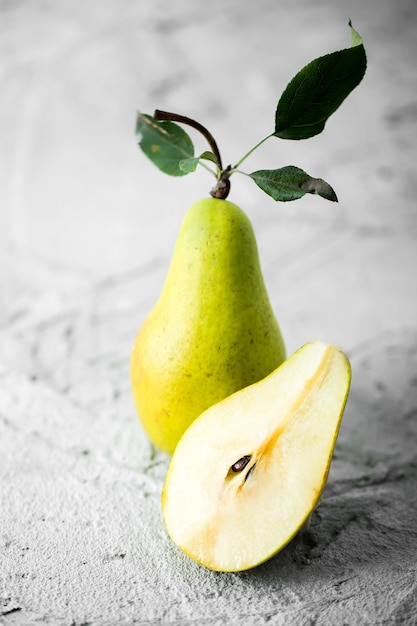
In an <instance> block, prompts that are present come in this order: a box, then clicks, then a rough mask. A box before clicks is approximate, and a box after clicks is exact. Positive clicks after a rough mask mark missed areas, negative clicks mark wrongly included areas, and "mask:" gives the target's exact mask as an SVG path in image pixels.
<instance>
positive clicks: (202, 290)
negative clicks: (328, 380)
mask: <svg viewBox="0 0 417 626" xmlns="http://www.w3.org/2000/svg"><path fill="white" fill-rule="evenodd" d="M284 358H285V347H284V343H283V340H282V336H281V332H280V329H279V326H278V323H277V320H276V318H275V315H274V312H273V310H272V307H271V304H270V301H269V297H268V294H267V291H266V287H265V284H264V279H263V276H262V272H261V267H260V262H259V256H258V248H257V244H256V240H255V235H254V232H253V228H252V225H251V223H250V220H249V219H248V217H247V216H246V214H245V213H244V212H243V211H242V210H241V209H240V208H239V207H237V206H236V205H235V204H233V203H231V202H229V201H227V200H219V199H214V198H205V199H203V200H200V201H198V202H196V203H195V204H194V205H193V206H192V207H191V208H190V209H189V210H188V212H187V213H186V215H185V218H184V220H183V223H182V225H181V228H180V232H179V234H178V239H177V243H176V246H175V250H174V254H173V258H172V262H171V266H170V269H169V272H168V276H167V278H166V281H165V285H164V287H163V290H162V293H161V295H160V297H159V300H158V301H157V303H156V305H155V307H154V308H153V310H152V311H151V313H150V315H149V316H148V318H147V319H146V320H145V322H144V324H143V325H142V327H141V329H140V330H139V333H138V335H137V337H136V340H135V343H134V347H133V351H132V356H131V384H132V390H133V396H134V399H135V404H136V409H137V412H138V414H139V417H140V419H141V421H142V425H143V427H144V429H145V431H146V433H147V434H148V436H149V438H150V439H151V441H153V443H154V444H155V445H156V446H157V447H159V448H160V449H162V450H164V451H165V452H167V453H169V454H171V453H172V452H173V450H174V448H175V446H176V444H177V442H178V441H179V439H180V437H181V436H182V434H183V433H184V432H185V430H186V428H187V427H188V426H189V425H190V424H191V422H192V421H193V420H194V419H195V418H196V417H198V416H199V415H200V414H201V413H202V412H203V411H204V410H205V409H207V408H208V407H209V406H211V405H213V404H216V403H217V402H219V401H220V400H222V399H223V398H225V397H227V396H229V395H230V394H232V393H234V392H235V391H237V390H238V389H242V388H243V387H246V386H248V385H250V384H252V383H254V382H256V381H258V380H261V379H262V378H264V377H265V376H267V375H268V374H269V373H270V372H272V371H273V370H274V369H276V368H277V367H278V365H280V363H282V361H283V360H284Z"/></svg>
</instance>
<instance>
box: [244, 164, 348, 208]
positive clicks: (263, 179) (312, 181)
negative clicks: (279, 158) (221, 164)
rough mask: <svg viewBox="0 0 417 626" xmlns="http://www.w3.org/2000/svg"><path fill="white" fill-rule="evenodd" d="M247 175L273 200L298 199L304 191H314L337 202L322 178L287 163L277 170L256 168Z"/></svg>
mask: <svg viewBox="0 0 417 626" xmlns="http://www.w3.org/2000/svg"><path fill="white" fill-rule="evenodd" d="M249 176H250V177H251V178H252V179H253V180H254V181H255V183H256V184H257V185H258V187H260V188H261V189H262V191H265V193H267V194H268V195H269V196H271V197H272V198H273V199H274V200H280V201H281V202H288V201H290V200H298V199H299V198H301V197H302V196H304V195H305V194H306V193H315V194H318V195H319V196H322V197H323V198H326V200H330V201H331V202H337V196H336V194H335V192H334V190H333V189H332V187H330V185H329V184H328V183H326V181H324V180H323V179H322V178H312V177H311V176H309V175H308V174H307V173H306V172H304V170H302V169H300V168H299V167H295V166H294V165H287V166H286V167H282V168H280V169H278V170H258V171H257V172H252V174H249Z"/></svg>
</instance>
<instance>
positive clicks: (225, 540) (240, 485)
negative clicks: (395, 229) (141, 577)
mask: <svg viewBox="0 0 417 626" xmlns="http://www.w3.org/2000/svg"><path fill="white" fill-rule="evenodd" d="M350 380H351V368H350V363H349V361H348V358H347V357H346V355H345V354H344V353H343V352H342V351H341V350H339V349H338V348H336V347H334V346H332V345H327V344H325V343H322V342H317V341H316V342H311V343H308V344H305V345H304V346H303V347H301V348H300V349H299V350H297V352H295V353H294V354H293V355H291V356H290V357H289V358H288V359H287V360H286V361H284V363H283V364H282V365H281V366H280V367H278V368H277V369H276V370H275V371H274V372H272V373H271V374H270V375H268V376H267V377H266V378H265V379H263V380H261V381H259V382H257V383H255V384H253V385H250V386H249V387H246V388H245V389H242V390H240V391H238V392H236V393H234V394H233V395H231V396H229V397H228V398H226V399H224V400H222V401H221V402H219V403H218V404H216V405H214V406H212V407H210V408H209V409H208V410H207V411H205V412H204V413H203V414H202V415H201V416H200V417H199V418H198V419H196V420H195V421H194V422H193V424H191V426H190V427H189V428H188V430H187V431H186V432H185V434H184V435H183V437H182V439H181V441H180V442H179V444H178V446H177V447H176V449H175V452H174V454H173V456H172V458H171V462H170V465H169V468H168V472H167V476H166V479H165V484H164V488H163V492H162V510H163V515H164V520H165V524H166V528H167V531H168V534H169V535H170V537H171V538H172V540H173V541H174V542H175V543H176V544H177V545H178V546H179V547H180V548H181V549H182V550H183V551H184V552H185V553H186V554H187V555H188V556H190V557H191V558H192V559H194V560H195V561H197V562H198V563H200V564H202V565H204V566H205V567H208V568H209V569H213V570H217V571H231V572H232V571H241V570H246V569H250V568H253V567H255V566H257V565H259V564H260V563H263V562H265V561H266V560H267V559H269V558H271V557H272V556H274V555H275V554H276V553H277V552H279V551H280V550H281V549H282V548H284V547H285V546H286V545H287V544H288V543H289V542H290V541H291V539H292V538H293V537H294V536H295V535H296V534H297V533H298V532H299V531H300V530H301V529H303V527H304V526H305V524H306V522H307V521H308V519H309V517H310V515H311V513H312V511H313V510H314V508H315V507H316V505H317V504H318V502H319V499H320V497H321V494H322V492H323V490H324V487H325V484H326V481H327V477H328V473H329V469H330V463H331V459H332V454H333V449H334V446H335V443H336V439H337V435H338V432H339V428H340V424H341V420H342V416H343V412H344V408H345V404H346V401H347V398H348V394H349V389H350Z"/></svg>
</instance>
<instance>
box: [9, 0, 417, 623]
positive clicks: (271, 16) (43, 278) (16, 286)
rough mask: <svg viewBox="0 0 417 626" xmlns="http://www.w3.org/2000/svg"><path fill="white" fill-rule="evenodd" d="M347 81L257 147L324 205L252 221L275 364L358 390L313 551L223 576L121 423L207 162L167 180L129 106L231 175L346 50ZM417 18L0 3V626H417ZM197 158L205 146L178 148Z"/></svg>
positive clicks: (268, 7)
mask: <svg viewBox="0 0 417 626" xmlns="http://www.w3.org/2000/svg"><path fill="white" fill-rule="evenodd" d="M349 18H351V19H352V21H353V24H354V26H355V27H356V28H357V30H359V32H360V33H361V34H362V36H363V38H364V41H365V46H366V49H367V53H368V71H367V75H366V78H365V80H364V82H363V83H362V84H361V85H360V86H359V88H358V89H357V90H355V92H354V93H353V94H352V95H351V96H350V97H349V98H348V100H347V101H346V102H345V103H344V104H343V105H342V107H341V109H340V110H339V111H338V112H336V114H335V115H334V117H332V118H331V119H330V120H329V122H328V124H327V127H326V130H325V132H324V133H323V134H322V135H319V136H318V137H316V138H314V139H311V140H308V141H306V142H294V143H292V142H283V141H280V140H272V139H271V140H270V141H269V142H267V143H266V144H265V145H264V146H263V147H262V148H261V149H260V150H259V151H258V152H256V153H255V154H254V155H253V156H252V157H251V158H250V160H248V161H247V168H248V171H252V170H255V169H261V168H264V167H265V168H272V167H281V166H283V165H287V164H290V163H291V164H295V165H298V166H300V167H302V168H303V169H305V170H307V171H308V172H309V173H310V174H312V175H313V176H318V177H323V178H325V179H326V180H328V181H329V182H330V183H331V184H332V186H333V187H334V188H335V190H336V192H337V194H338V196H339V204H337V205H334V204H331V203H326V202H325V201H324V200H322V199H320V198H315V197H307V198H304V199H303V200H301V201H299V202H296V203H287V204H281V205H278V204H276V203H274V201H273V200H272V199H270V198H268V197H267V196H265V195H264V194H263V193H262V192H261V191H260V190H258V189H257V188H256V187H255V185H253V183H251V181H248V180H246V179H245V178H244V177H238V176H237V175H236V176H235V177H234V179H232V182H233V191H232V194H231V197H230V199H231V200H233V201H235V202H236V203H237V204H239V205H240V206H241V207H242V208H243V209H244V210H245V211H246V212H247V213H248V215H249V216H250V218H251V220H252V222H253V224H254V227H255V231H256V235H257V238H258V244H259V248H260V255H261V261H262V266H263V269H264V274H265V279H266V282H267V286H268V289H269V292H270V296H271V300H272V303H273V306H274V309H275V310H276V313H277V317H278V319H279V322H280V325H281V328H282V331H283V333H284V336H285V339H286V343H287V347H288V351H289V352H292V351H293V350H295V349H296V348H298V347H299V346H300V345H302V344H303V343H304V342H305V341H308V340H310V339H322V340H324V341H329V342H333V343H336V344H338V345H340V346H341V347H342V348H343V349H344V350H345V351H346V352H347V354H348V355H349V357H350V358H351V361H352V366H353V382H352V392H351V396H350V399H349V403H348V406H347V410H346V414H345V418H344V421H343V425H342V429H341V432H340V436H339V440H338V444H337V448H336V452H335V458H334V462H333V465H332V470H331V473H330V477H329V482H328V486H327V488H326V491H325V494H324V497H323V500H322V503H321V506H320V507H319V509H318V510H317V511H316V513H315V514H314V516H313V521H312V530H311V533H310V534H309V535H308V536H307V537H304V539H302V538H298V539H297V540H296V541H294V542H293V543H292V544H291V545H290V546H289V547H288V548H287V549H285V550H284V551H283V552H282V553H281V554H279V555H278V556H277V557H276V558H274V559H272V560H271V561H269V562H268V563H266V564H265V565H263V566H261V567H259V568H258V569H256V570H253V571H251V572H247V573H242V574H221V575H219V574H215V573H213V572H209V571H207V570H205V569H203V568H201V567H200V566H198V565H196V564H194V563H192V562H191V561H189V560H188V559H187V558H186V557H184V556H183V555H182V554H181V553H180V552H179V551H178V550H177V549H176V548H175V546H173V545H172V544H171V543H170V541H169V540H168V539H167V537H166V533H165V530H164V526H163V522H162V519H161V512H160V500H159V498H160V491H161V487H162V484H163V479H164V475H165V471H166V467H167V463H168V458H167V457H166V456H165V455H163V454H162V453H158V452H157V451H155V450H153V449H152V447H151V446H150V445H149V443H148V442H147V440H146V437H145V436H144V434H143V432H142V430H141V427H140V424H139V422H138V420H137V418H136V416H135V413H134V409H133V403H132V399H131V395H130V389H129V378H128V362H129V353H130V348H131V344H132V341H133V338H134V336H135V333H136V331H137V329H138V328H139V326H140V324H141V322H142V321H143V319H144V318H145V317H146V315H147V313H148V312H149V310H150V308H151V307H152V305H153V303H154V302H155V300H156V298H157V296H158V294H159V292H160V289H161V286H162V283H163V280H164V277H165V274H166V271H167V268H168V265H169V261H170V257H171V254H172V248H173V245H174V241H175V237H176V234H177V231H178V228H179V224H180V222H181V219H182V217H183V215H184V213H185V211H186V210H187V208H188V206H189V205H190V204H191V203H192V202H193V201H194V200H196V199H197V198H199V197H201V196H205V195H207V193H208V190H209V189H210V186H211V183H212V181H211V179H210V178H209V177H208V175H207V174H206V173H205V172H204V171H203V170H202V171H201V172H198V173H196V174H194V175H192V176H189V177H186V178H182V179H171V178H169V177H167V176H164V175H163V174H161V173H159V172H158V171H157V170H156V168H154V166H153V165H152V164H150V163H148V162H147V161H146V159H145V158H144V157H143V156H142V155H141V153H140V152H139V150H138V148H137V146H136V144H135V138H134V125H135V113H136V110H137V109H141V110H143V111H145V112H150V113H151V112H152V111H153V109H154V108H161V109H164V108H165V109H168V110H176V111H178V112H180V113H183V114H186V115H190V116H191V117H195V118H197V119H198V120H199V121H201V122H202V123H203V124H205V125H207V126H208V127H209V128H210V130H211V131H212V132H213V134H214V135H215V137H216V138H217V139H218V142H219V145H220V149H221V151H222V154H223V158H224V160H225V161H226V162H229V161H236V160H237V159H238V158H239V157H240V156H241V155H243V154H244V153H245V152H246V151H247V150H248V149H249V148H250V147H251V146H252V145H253V144H254V143H256V142H257V141H258V140H259V139H261V138H262V137H263V136H265V135H267V134H268V133H269V132H271V130H272V125H273V119H274V111H275V106H276V103H277V100H278V98H279V96H280V94H281V92H282V90H283V89H284V87H285V85H286V84H287V82H288V81H289V80H290V78H292V76H293V75H294V74H295V73H296V72H297V71H298V69H300V68H301V67H302V66H303V65H304V64H305V63H307V62H308V61H310V60H311V59H312V58H314V57H316V56H319V55H321V54H325V53H327V52H331V51H333V50H336V49H338V48H342V47H345V46H347V45H348V43H349V32H348V28H347V21H348V19H349ZM416 33H417V8H416V6H415V2H414V1H413V0H347V1H346V2H333V1H332V0H318V1H317V2H315V3H310V2H307V1H306V0H291V2H290V1H289V0H283V1H281V2H277V1H272V0H259V1H258V2H256V3H255V2H253V3H242V2H239V1H238V0H231V1H230V2H220V0H213V1H211V2H205V3H202V2H193V1H192V0H177V1H176V2H175V3H169V2H163V1H162V0H152V1H151V0H141V1H139V0H138V1H136V2H134V1H133V0H129V1H128V0H126V1H123V2H116V1H115V0H103V1H101V2H99V1H97V0H96V1H92V2H88V3H87V2H81V1H79V0H75V1H69V0H58V1H52V0H49V1H47V0H36V1H33V2H29V1H20V2H19V1H17V0H16V1H7V0H4V1H3V2H0V59H1V61H0V89H1V91H0V93H1V100H0V102H1V115H0V137H1V143H0V299H1V300H0V361H1V365H0V377H1V379H0V380H1V382H0V498H1V500H0V502H1V508H0V624H2V625H4V626H6V625H12V624H19V625H29V624H38V623H45V624H51V625H54V626H60V625H62V626H81V625H84V626H87V624H88V625H89V626H107V625H108V626H119V625H120V626H122V625H123V626H128V625H131V624H132V625H133V624H181V625H186V624H197V623H198V624H199V625H203V624H207V625H209V624H210V625H214V624H241V623H247V624H252V623H253V624H266V623H269V624H274V625H276V624H277V625H278V624H285V625H288V624H295V625H297V626H300V625H301V626H303V625H306V626H307V625H310V624H311V625H312V624H317V625H318V624H320V625H332V626H333V625H334V624H346V625H349V626H350V625H355V624H358V625H365V624H369V625H374V624H389V625H391V624H392V625H394V624H415V623H416V617H415V616H416V613H417V598H416V595H417V591H416V590H417V587H416V569H417V567H416V552H417V551H416V538H417V534H416V525H415V519H416V514H417V502H416V488H417V470H416V468H417V456H416V444H417V426H416V415H417V369H416V365H417V363H416V361H417V350H416V348H417V343H416V339H417V323H416V312H417V302H416V280H415V274H414V272H415V270H414V268H415V266H416V261H417V249H416V228H417V214H416V207H415V197H414V194H415V189H416V186H417V174H416V165H415V164H416V160H417V159H416V157H417V149H416V130H417V91H416V88H417V66H416V63H415V58H416V52H417V50H416V48H417V36H416ZM193 139H194V140H195V145H196V148H197V150H198V149H201V150H203V149H205V148H206V147H205V145H204V144H203V143H200V139H199V138H198V137H196V136H195V135H193Z"/></svg>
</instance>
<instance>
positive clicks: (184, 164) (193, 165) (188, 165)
mask: <svg viewBox="0 0 417 626" xmlns="http://www.w3.org/2000/svg"><path fill="white" fill-rule="evenodd" d="M202 159H205V160H206V161H211V162H212V163H215V164H216V165H217V159H216V156H215V155H214V154H213V153H212V152H203V154H200V156H199V157H191V158H190V159H182V161H180V162H179V166H180V168H181V170H182V171H183V172H184V174H189V173H190V172H195V170H196V169H197V165H198V164H199V163H200V161H201V160H202Z"/></svg>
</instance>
